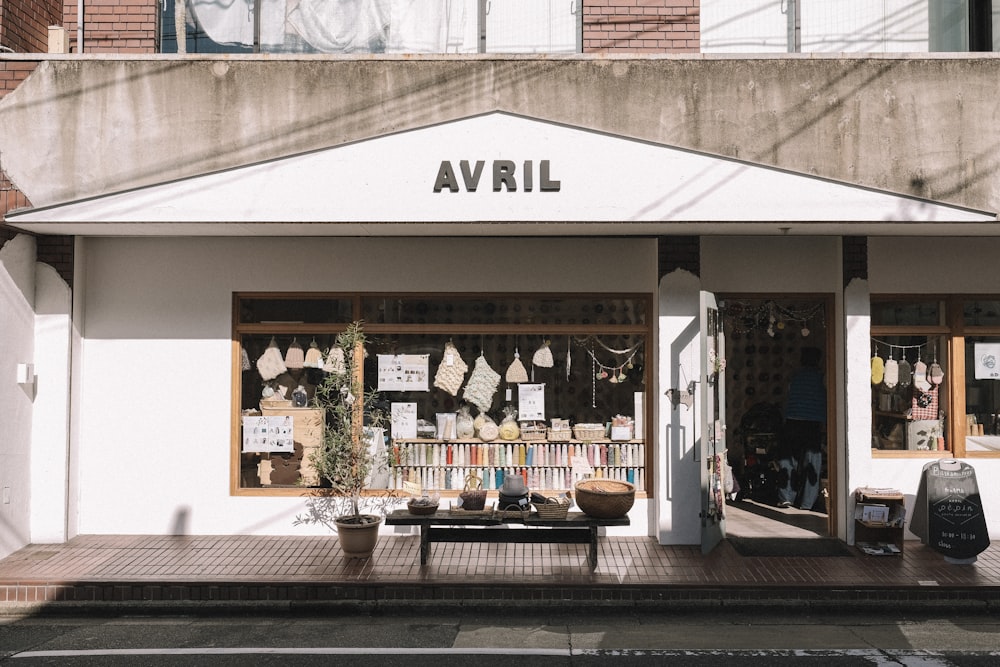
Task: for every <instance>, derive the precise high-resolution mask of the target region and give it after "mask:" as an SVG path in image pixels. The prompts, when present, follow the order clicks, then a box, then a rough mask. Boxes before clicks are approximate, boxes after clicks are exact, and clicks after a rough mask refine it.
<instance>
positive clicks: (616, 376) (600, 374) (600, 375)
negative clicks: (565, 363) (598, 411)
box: [574, 336, 643, 408]
mask: <svg viewBox="0 0 1000 667" xmlns="http://www.w3.org/2000/svg"><path fill="white" fill-rule="evenodd" d="M574 342H575V343H576V344H577V345H580V346H581V347H584V349H585V350H586V351H587V355H588V356H589V357H590V362H591V377H590V391H591V407H594V408H596V407H597V381H598V380H607V381H608V382H609V383H611V384H620V383H622V382H625V380H626V378H627V376H626V373H625V371H626V370H632V369H633V368H635V364H634V363H633V362H634V361H635V355H636V354H637V353H638V352H639V348H641V347H642V344H643V341H639V342H638V343H636V344H635V345H633V346H631V347H628V348H625V349H623V350H619V349H616V348H613V347H610V346H609V345H607V344H606V343H604V341H602V340H601V339H600V338H598V337H597V336H586V337H584V338H575V339H574ZM595 343H596V344H597V345H599V346H600V347H601V349H602V350H603V351H605V352H610V353H611V354H614V355H615V356H616V357H618V356H624V357H625V360H624V361H620V360H619V359H615V361H614V362H613V363H611V364H605V363H604V362H602V361H601V360H599V359H598V358H597V353H596V348H595ZM588 344H589V347H588Z"/></svg>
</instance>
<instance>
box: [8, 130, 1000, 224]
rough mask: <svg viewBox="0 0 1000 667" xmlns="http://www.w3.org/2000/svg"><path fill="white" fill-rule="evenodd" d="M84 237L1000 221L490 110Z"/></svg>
mask: <svg viewBox="0 0 1000 667" xmlns="http://www.w3.org/2000/svg"><path fill="white" fill-rule="evenodd" d="M7 223H8V224H10V225H11V226H14V227H17V228H20V229H24V230H27V231H31V232H35V233H41V234H70V235H84V236H123V235H124V236H292V235H296V236H380V235H382V236H408V235H451V236H456V235H457V236H470V235H481V234H489V235H508V234H510V235H514V234H516V235H669V234H783V233H792V234H810V235H814V234H823V235H941V234H956V233H970V234H985V235H995V234H997V233H998V232H1000V225H997V224H996V223H997V216H996V214H995V213H992V212H986V211H977V210H972V209H968V208H963V207H959V206H952V205H948V204H943V203H940V202H934V201H930V200H926V199H920V198H916V197H910V196H905V195H900V194H896V193H891V192H885V191H880V190H875V189H872V188H865V187H859V186H857V185H852V184H849V183H843V182H836V181H831V180H828V179H822V178H817V177H813V176H809V175H805V174H799V173H793V172H789V171H785V170H781V169H776V168H773V167H768V166H764V165H759V164H751V163H748V162H743V161H739V160H734V159H730V158H725V157H720V156H717V155H709V154H705V153H698V152H694V151H689V150H685V149H680V148H676V147H671V146H665V145H660V144H654V143H650V142H645V141H639V140H634V139H629V138H626V137H620V136H611V135H608V134H604V133H601V132H596V131H591V130H586V129H581V128H577V127H567V126H564V125H559V124H555V123H551V122H544V121H538V120H534V119H530V118H524V117H520V116H516V115H512V114H508V113H502V112H494V113H489V114H485V115H482V116H475V117H471V118H465V119H462V120H458V121H453V122H446V123H441V124H437V125H431V126H428V127H423V128H420V129H414V130H408V131H403V132H399V133H395V134H391V135H385V136H379V137H375V138H372V139H368V140H364V141H359V142H355V143H351V144H347V145H341V146H337V147H334V148H327V149H322V150H316V151H312V152H309V153H304V154H299V155H292V156H289V157H284V158H280V159H275V160H271V161H267V162H263V163H258V164H251V165H247V166H243V167H239V168H235V169H229V170H225V171H220V172H215V173H208V174H203V175H199V176H195V177H191V178H185V179H181V180H177V181H171V182H165V183H160V184H157V185H152V186H149V187H143V188H139V189H135V190H129V191H124V192H115V193H111V194H105V195H101V196H97V197H93V198H89V199H85V200H81V201H73V202H68V203H64V204H59V205H54V206H47V207H42V208H36V209H30V210H23V211H19V212H12V213H10V214H8V216H7Z"/></svg>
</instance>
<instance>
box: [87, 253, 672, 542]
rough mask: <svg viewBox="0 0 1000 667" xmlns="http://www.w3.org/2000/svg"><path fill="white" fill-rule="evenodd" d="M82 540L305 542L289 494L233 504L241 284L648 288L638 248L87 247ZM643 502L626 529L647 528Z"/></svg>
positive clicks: (259, 287) (279, 287)
mask: <svg viewBox="0 0 1000 667" xmlns="http://www.w3.org/2000/svg"><path fill="white" fill-rule="evenodd" d="M84 245H85V248H84V252H83V253H81V254H82V255H83V259H82V261H83V262H84V263H85V265H84V267H83V268H82V270H81V273H80V274H78V276H79V275H82V276H84V278H83V281H82V282H83V284H82V287H80V286H78V298H80V297H79V294H80V293H81V292H82V295H83V296H82V298H83V299H84V300H85V302H86V303H85V306H84V307H83V309H84V311H85V322H84V324H83V325H82V327H83V328H82V335H83V343H82V356H83V359H82V361H81V364H82V369H81V375H82V378H81V389H80V406H79V415H78V422H79V423H78V428H77V432H78V442H79V444H78V452H76V457H75V459H76V460H78V462H79V494H80V517H79V532H81V533H156V534H160V533H167V534H169V533H191V534H213V533H236V534H307V533H316V532H318V531H319V530H321V529H317V528H314V527H310V526H299V527H295V526H293V525H292V519H293V518H294V516H295V514H296V513H297V512H300V511H301V509H302V507H303V502H302V500H301V499H299V498H267V497H231V496H230V495H229V474H230V470H229V467H230V447H231V444H230V443H231V438H230V419H231V410H232V404H231V394H232V387H231V378H230V376H231V358H230V353H231V352H230V349H231V348H230V346H231V342H230V339H231V335H232V332H231V320H232V312H231V311H232V293H233V292H236V291H347V292H350V291H354V290H357V291H378V290H384V291H409V292H423V291H444V292H466V291H468V292H486V293H488V292H491V291H504V292H519V291H525V292H531V291H549V292H583V293H596V292H611V291H635V292H652V291H654V290H655V287H656V270H657V265H656V262H657V258H656V243H655V241H653V240H646V239H541V238H532V239H502V238H483V239H434V238H405V239H363V238H343V239H341V238H303V239H283V238H276V239H221V238H204V239H183V238H173V239H157V238H146V239H130V238H107V239H94V238H92V239H87V240H86V242H85V244H84ZM646 511H647V508H646V504H645V503H644V502H637V504H636V508H635V509H633V512H632V516H633V526H631V527H630V528H629V529H628V531H629V532H632V533H634V534H647V532H648V525H647V521H646V519H645V513H646Z"/></svg>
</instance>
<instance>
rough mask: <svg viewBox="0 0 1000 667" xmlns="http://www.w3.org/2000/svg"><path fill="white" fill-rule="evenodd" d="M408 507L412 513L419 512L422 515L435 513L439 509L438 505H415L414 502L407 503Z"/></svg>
mask: <svg viewBox="0 0 1000 667" xmlns="http://www.w3.org/2000/svg"><path fill="white" fill-rule="evenodd" d="M406 509H408V510H409V511H410V514H417V515H420V516H427V515H429V514H434V513H435V512H437V511H438V506H437V505H436V504H435V505H415V504H413V503H412V502H411V503H407V504H406Z"/></svg>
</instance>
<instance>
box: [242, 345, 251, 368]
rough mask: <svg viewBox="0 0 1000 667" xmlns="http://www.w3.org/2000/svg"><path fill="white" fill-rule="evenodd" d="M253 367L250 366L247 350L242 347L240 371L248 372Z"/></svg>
mask: <svg viewBox="0 0 1000 667" xmlns="http://www.w3.org/2000/svg"><path fill="white" fill-rule="evenodd" d="M251 368H253V366H252V365H251V364H250V355H249V354H247V349H246V348H245V347H243V346H242V345H240V370H242V371H248V370H250V369H251Z"/></svg>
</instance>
